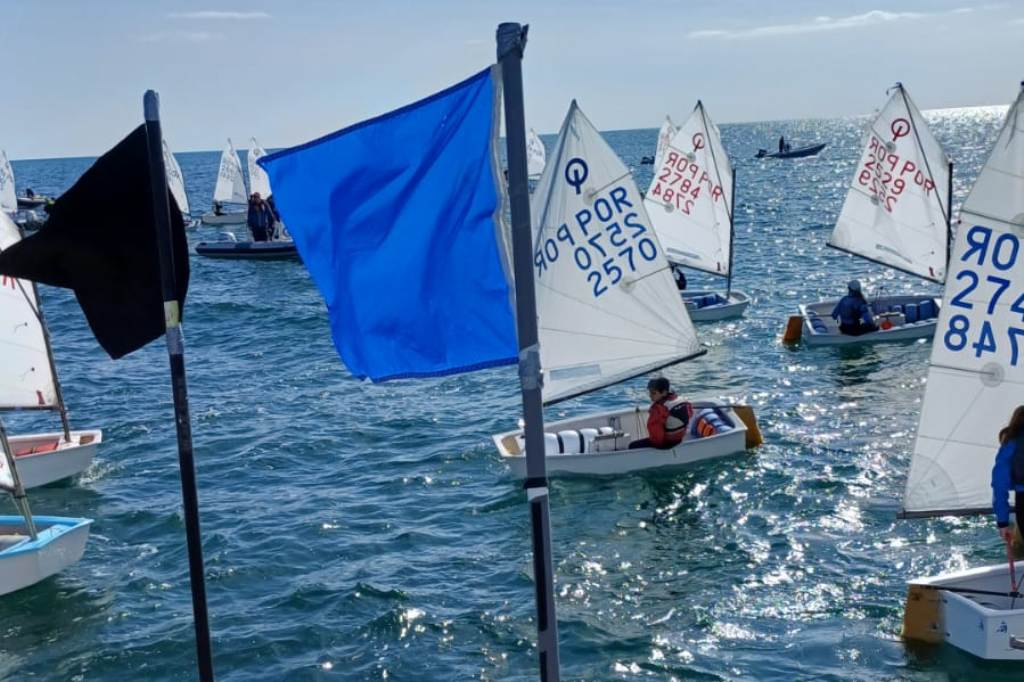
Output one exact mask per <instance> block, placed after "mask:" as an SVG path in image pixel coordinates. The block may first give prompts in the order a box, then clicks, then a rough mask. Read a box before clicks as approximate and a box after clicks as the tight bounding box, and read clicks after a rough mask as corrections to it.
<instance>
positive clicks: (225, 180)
mask: <svg viewBox="0 0 1024 682" xmlns="http://www.w3.org/2000/svg"><path fill="white" fill-rule="evenodd" d="M213 203H214V204H219V205H221V206H223V205H225V204H234V205H236V206H243V207H244V206H247V205H248V203H249V192H248V191H247V190H246V189H245V175H244V174H243V173H242V162H241V160H239V158H238V152H236V151H235V145H234V144H232V143H231V140H230V138H229V139H228V143H227V145H225V146H224V149H223V151H221V153H220V169H219V170H218V171H217V184H216V185H215V186H214V188H213ZM245 220H246V212H245V210H244V209H243V210H238V209H237V208H236V209H232V210H230V211H227V212H223V213H220V214H218V213H216V212H215V211H208V212H206V213H204V214H203V217H202V221H203V224H204V225H244V224H245Z"/></svg>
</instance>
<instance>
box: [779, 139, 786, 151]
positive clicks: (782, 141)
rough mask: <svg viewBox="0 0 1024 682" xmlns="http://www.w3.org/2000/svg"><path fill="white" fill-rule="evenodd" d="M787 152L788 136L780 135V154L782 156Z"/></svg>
mask: <svg viewBox="0 0 1024 682" xmlns="http://www.w3.org/2000/svg"><path fill="white" fill-rule="evenodd" d="M785 151H786V136H785V135H779V153H780V154H782V153H783V152H785Z"/></svg>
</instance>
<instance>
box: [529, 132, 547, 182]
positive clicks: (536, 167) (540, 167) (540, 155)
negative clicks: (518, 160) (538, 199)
mask: <svg viewBox="0 0 1024 682" xmlns="http://www.w3.org/2000/svg"><path fill="white" fill-rule="evenodd" d="M546 159H547V152H546V151H545V150H544V143H543V142H541V139H540V136H539V135H537V133H536V132H534V130H533V128H530V132H528V133H527V134H526V172H527V174H528V175H529V176H530V177H531V178H539V177H540V174H541V173H543V172H544V163H545V161H546Z"/></svg>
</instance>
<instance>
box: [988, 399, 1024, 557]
mask: <svg viewBox="0 0 1024 682" xmlns="http://www.w3.org/2000/svg"><path fill="white" fill-rule="evenodd" d="M1011 490H1013V492H1014V505H1013V506H1014V511H1015V516H1016V521H1017V528H1018V529H1021V530H1022V531H1024V405H1020V406H1018V407H1017V409H1015V410H1014V411H1013V415H1012V416H1011V417H1010V423H1009V424H1007V425H1006V427H1005V428H1003V429H1002V430H1001V431H1000V432H999V450H998V452H996V463H995V465H994V466H993V467H992V511H994V512H995V516H996V526H997V527H998V528H999V535H1000V536H1001V537H1002V538H1003V540H1005V541H1006V542H1011V541H1012V540H1013V528H1011V527H1010V491H1011Z"/></svg>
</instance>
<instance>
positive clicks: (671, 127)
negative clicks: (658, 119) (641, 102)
mask: <svg viewBox="0 0 1024 682" xmlns="http://www.w3.org/2000/svg"><path fill="white" fill-rule="evenodd" d="M678 132H679V128H677V127H676V125H675V124H674V123H672V117H671V116H669V115H668V114H666V115H665V120H664V122H662V124H661V129H660V130H658V146H657V147H655V150H654V167H655V168H661V162H662V161H664V160H665V151H666V150H667V149H668V146H669V144H671V142H672V138H673V137H675V136H676V133H678Z"/></svg>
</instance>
